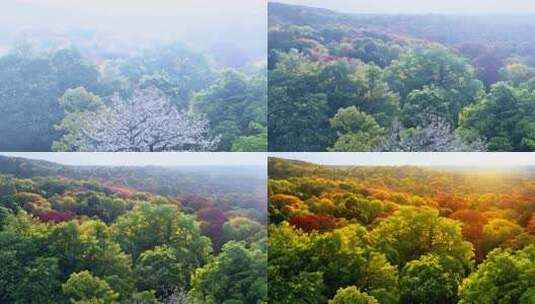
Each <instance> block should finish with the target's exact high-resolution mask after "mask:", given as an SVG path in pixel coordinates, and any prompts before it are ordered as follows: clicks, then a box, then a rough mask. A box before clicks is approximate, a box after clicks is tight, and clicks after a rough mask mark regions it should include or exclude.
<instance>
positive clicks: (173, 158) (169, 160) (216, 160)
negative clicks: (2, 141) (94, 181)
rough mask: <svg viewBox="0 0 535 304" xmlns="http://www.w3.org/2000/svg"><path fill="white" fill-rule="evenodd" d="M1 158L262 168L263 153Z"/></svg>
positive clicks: (14, 153) (58, 161) (34, 155)
mask: <svg viewBox="0 0 535 304" xmlns="http://www.w3.org/2000/svg"><path fill="white" fill-rule="evenodd" d="M0 155H3V156H15V157H22V158H29V159H39V160H46V161H51V162H54V163H59V164H64V165H75V166H86V165H91V166H148V165H154V166H185V165H190V166H191V165H195V166H204V165H206V166H218V165H225V166H236V165H241V166H266V155H267V154H266V153H189V152H181V153H72V152H71V153H40V152H33V153H23V152H10V153H8V152H3V153H0Z"/></svg>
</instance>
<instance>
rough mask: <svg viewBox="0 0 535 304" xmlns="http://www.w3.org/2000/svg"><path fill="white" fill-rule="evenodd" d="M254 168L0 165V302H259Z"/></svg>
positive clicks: (260, 245)
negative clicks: (239, 171) (237, 171)
mask: <svg viewBox="0 0 535 304" xmlns="http://www.w3.org/2000/svg"><path fill="white" fill-rule="evenodd" d="M258 170H259V168H255V169H253V168H249V169H247V168H245V170H243V171H242V172H241V173H236V169H235V168H229V167H223V168H217V167H213V168H207V167H199V168H197V169H195V168H191V167H188V168H181V167H177V168H158V167H70V166H61V165H57V164H53V163H48V162H43V161H32V160H26V159H19V158H7V157H2V158H0V262H1V264H2V267H1V268H0V302H2V303H103V304H104V303H106V304H108V303H144V304H147V303H155V304H156V303H199V304H200V303H213V304H217V303H230V302H229V301H231V302H232V303H243V304H246V303H267V281H266V280H267V279H266V266H267V265H266V263H267V252H266V239H267V234H266V226H265V221H266V217H265V215H266V209H265V179H264V178H262V177H259V174H258V173H255V172H256V171H258ZM202 184H205V185H202ZM221 282H224V284H221Z"/></svg>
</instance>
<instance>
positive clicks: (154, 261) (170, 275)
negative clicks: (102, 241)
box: [135, 245, 192, 298]
mask: <svg viewBox="0 0 535 304" xmlns="http://www.w3.org/2000/svg"><path fill="white" fill-rule="evenodd" d="M178 256H179V255H178V254H177V253H176V251H175V249H173V248H170V247H168V246H166V245H164V246H157V247H155V248H154V249H152V250H146V251H144V252H143V253H142V254H141V255H140V256H139V258H138V260H137V263H136V267H135V275H136V278H137V284H136V285H137V287H138V289H140V290H155V291H156V295H157V296H158V297H160V298H166V297H167V296H169V295H171V293H172V292H173V291H174V290H175V289H176V288H189V282H190V272H191V271H192V269H191V267H190V266H189V265H187V264H186V265H185V264H184V263H183V262H182V261H180V260H179V259H178Z"/></svg>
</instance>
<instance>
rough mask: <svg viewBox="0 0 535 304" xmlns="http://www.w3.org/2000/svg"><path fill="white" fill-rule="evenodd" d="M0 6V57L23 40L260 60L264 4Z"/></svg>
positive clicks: (15, 1) (25, 2) (35, 2)
mask: <svg viewBox="0 0 535 304" xmlns="http://www.w3.org/2000/svg"><path fill="white" fill-rule="evenodd" d="M2 2H3V3H2V11H3V12H2V18H1V19H0V26H1V28H2V30H0V53H5V52H6V51H7V50H9V49H10V46H11V45H13V44H14V43H19V42H20V41H21V40H22V39H28V40H30V41H33V42H35V43H41V44H43V46H46V47H50V48H52V47H54V46H55V47H62V46H63V47H64V46H65V44H68V43H70V42H72V43H74V44H75V45H76V46H77V47H78V48H80V49H86V50H87V46H88V45H87V44H90V43H93V45H92V46H93V48H94V49H95V50H97V49H98V50H99V51H100V52H105V51H106V52H109V53H114V52H118V53H122V52H131V51H134V50H136V49H139V48H140V46H142V47H149V46H151V44H154V43H169V42H176V41H181V42H185V43H186V44H187V45H188V46H190V47H193V48H197V49H200V50H203V51H206V50H207V51H210V50H214V51H215V50H221V49H223V50H227V49H232V50H234V51H239V52H240V54H241V56H243V57H246V58H249V59H250V60H254V61H259V60H263V59H264V58H265V54H266V42H265V37H266V34H265V33H266V29H267V25H266V23H267V21H266V18H265V16H266V10H267V8H266V7H267V6H266V3H265V2H264V1H258V0H253V1H245V0H231V1H224V2H214V1H207V0H201V1H190V0H187V1H178V2H176V1H168V0H157V1H150V2H148V1H123V0H119V1H112V2H110V1H100V0H97V1H91V2H84V1H66V0H6V1H2ZM263 33H264V34H263Z"/></svg>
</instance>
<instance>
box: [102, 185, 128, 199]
mask: <svg viewBox="0 0 535 304" xmlns="http://www.w3.org/2000/svg"><path fill="white" fill-rule="evenodd" d="M108 189H109V190H110V191H111V192H113V193H114V194H117V195H118V196H119V197H120V198H124V199H130V198H132V197H133V195H134V193H135V191H134V190H132V189H129V188H126V187H121V186H111V187H108Z"/></svg>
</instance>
